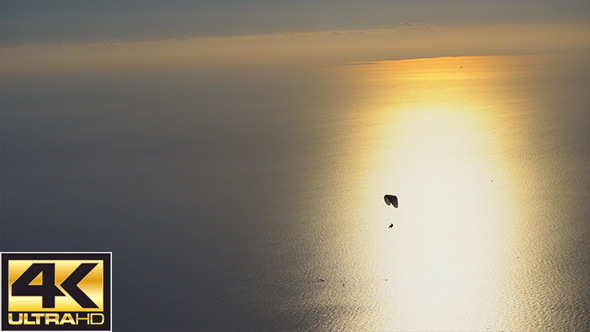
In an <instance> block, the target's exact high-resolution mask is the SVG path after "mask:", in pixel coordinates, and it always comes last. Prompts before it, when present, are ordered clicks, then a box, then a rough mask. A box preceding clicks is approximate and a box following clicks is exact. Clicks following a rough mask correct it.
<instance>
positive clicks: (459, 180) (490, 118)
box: [356, 59, 513, 330]
mask: <svg viewBox="0 0 590 332" xmlns="http://www.w3.org/2000/svg"><path fill="white" fill-rule="evenodd" d="M460 61H461V60H457V59H433V60H414V61H407V62H404V61H402V62H391V63H387V62H385V63H380V64H376V65H374V66H372V68H370V69H368V71H369V72H371V74H372V75H374V76H373V77H372V78H373V80H372V82H371V83H372V84H369V86H371V87H372V88H375V89H376V90H380V92H374V93H373V97H376V98H377V99H379V98H380V100H379V101H377V102H374V103H373V104H372V105H373V106H374V107H373V108H372V109H370V110H367V114H368V116H367V118H365V119H358V122H357V123H356V125H357V126H358V127H359V128H364V129H365V130H364V131H363V132H361V133H358V135H359V136H360V137H361V139H359V140H358V141H359V142H366V141H370V142H372V144H370V146H371V147H372V148H370V149H365V151H364V153H360V154H358V157H359V159H363V160H364V161H359V162H358V163H356V164H358V165H362V166H359V167H369V169H368V170H365V172H364V174H366V176H367V177H366V178H364V180H365V181H367V183H369V184H368V185H366V186H365V187H364V188H365V191H364V192H362V193H360V194H359V195H361V196H364V197H375V198H378V197H382V196H383V195H384V194H385V193H392V194H396V195H397V196H398V197H399V202H400V203H399V208H398V209H393V208H391V207H388V206H386V205H385V204H384V203H383V202H382V201H381V200H379V201H378V202H375V203H371V204H370V206H369V207H368V206H366V205H365V206H357V207H356V208H358V209H360V210H363V209H365V210H370V211H372V212H371V216H369V217H368V219H370V220H374V221H376V223H377V224H379V223H382V224H383V227H374V228H368V229H364V230H363V236H364V241H365V242H366V243H371V244H372V247H371V249H369V250H367V251H366V252H365V253H364V255H365V257H364V258H362V259H364V260H367V261H370V262H371V263H372V265H371V268H372V269H373V271H370V272H369V271H364V272H363V273H366V274H374V275H378V276H379V278H380V279H381V280H382V281H383V283H382V286H380V287H379V290H378V291H376V293H377V295H376V297H377V298H378V299H377V300H376V301H377V302H378V303H380V304H381V305H380V306H379V308H378V309H377V310H378V311H379V313H378V316H379V317H381V319H380V320H381V323H380V324H378V325H377V326H376V329H377V330H380V329H395V330H400V329H401V330H403V329H412V330H445V329H447V330H448V329H453V330H456V329H473V328H477V329H482V330H485V329H486V328H488V327H490V326H494V325H495V324H497V323H498V322H497V320H496V321H494V320H493V319H491V316H492V313H494V312H497V311H498V310H497V309H498V308H497V306H500V305H502V303H499V301H500V299H499V298H500V296H498V295H499V294H500V293H501V292H502V283H503V280H502V278H503V276H504V272H505V271H504V270H505V265H504V261H505V259H506V256H507V255H508V253H507V251H506V250H505V247H506V241H507V238H506V236H505V234H506V232H507V231H508V229H507V227H508V226H507V224H506V223H507V219H508V218H509V215H510V213H511V211H512V209H513V207H512V206H511V205H512V203H511V199H510V194H509V193H510V192H511V189H510V188H508V186H509V185H508V184H507V181H504V180H503V179H504V176H505V174H504V168H503V165H504V164H505V163H507V162H508V161H506V160H503V159H502V157H501V155H500V154H498V153H497V152H498V151H500V150H501V148H502V144H503V140H504V139H506V137H502V135H504V133H503V129H502V128H503V127H502V123H499V121H501V120H500V119H501V118H498V117H497V116H495V113H496V112H497V110H496V109H494V105H498V104H497V102H496V101H495V100H494V98H495V96H494V95H493V94H492V93H490V94H488V95H486V94H485V90H482V89H478V88H475V89H474V86H473V84H478V83H481V81H482V80H486V79H489V78H490V76H494V73H490V72H485V71H482V72H478V70H477V69H471V70H470V72H467V73H463V72H460V71H458V70H457V67H458V63H459V62H460ZM471 61H472V62H475V61H474V60H473V59H471ZM496 75H497V74H496ZM375 77H376V78H375ZM376 82H377V83H376ZM376 85H378V87H376ZM384 91H390V92H391V94H390V95H388V94H386V93H383V92H384ZM490 105H492V106H491V107H490ZM358 144H362V143H358ZM368 165H370V166H368ZM390 222H391V223H393V224H395V227H394V228H393V229H391V230H387V229H386V228H385V225H387V224H389V223H390Z"/></svg>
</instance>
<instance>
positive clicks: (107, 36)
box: [0, 0, 590, 74]
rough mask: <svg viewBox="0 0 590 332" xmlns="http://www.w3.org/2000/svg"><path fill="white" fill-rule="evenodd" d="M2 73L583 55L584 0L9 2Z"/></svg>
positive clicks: (587, 8) (588, 29) (3, 14)
mask: <svg viewBox="0 0 590 332" xmlns="http://www.w3.org/2000/svg"><path fill="white" fill-rule="evenodd" d="M0 7H1V9H2V10H0V24H1V26H0V27H1V29H0V57H1V58H2V62H1V64H0V73H3V74H9V73H15V74H16V73H19V72H28V73H35V72H39V73H41V72H45V71H62V70H80V69H81V68H85V67H88V65H89V64H91V65H92V68H95V69H99V70H104V69H108V68H111V69H117V68H119V69H120V68H128V69H130V68H134V67H141V68H143V67H145V66H161V65H172V66H181V67H182V66H188V67H190V66H195V65H196V66H199V65H205V66H210V65H214V64H221V65H228V64H232V63H234V64H236V63H237V64H239V63H244V62H251V61H254V62H261V63H269V62H270V63H272V62H274V63H277V64H289V63H295V64H301V63H304V64H305V63H320V64H335V63H342V62H351V61H366V60H384V59H388V60H389V59H408V58H425V57H441V56H473V55H526V54H548V53H586V52H587V51H588V48H589V46H590V17H589V14H588V13H589V12H590V3H588V2H586V1H577V0H569V1H554V0H543V1H504V0H502V1H494V2H490V1H460V0H455V1H444V2H443V1H391V2H385V1H369V2H367V1H365V2H360V1H358V2H355V1H346V2H344V3H342V2H336V1H314V2H309V1H305V2H297V3H293V2H288V1H268V0H260V1H253V2H248V4H245V3H242V2H240V1H231V0H225V1H198V2H190V1H166V2H161V1H142V2H139V1H126V2H118V1H100V2H95V1H62V2H31V1H2V2H0Z"/></svg>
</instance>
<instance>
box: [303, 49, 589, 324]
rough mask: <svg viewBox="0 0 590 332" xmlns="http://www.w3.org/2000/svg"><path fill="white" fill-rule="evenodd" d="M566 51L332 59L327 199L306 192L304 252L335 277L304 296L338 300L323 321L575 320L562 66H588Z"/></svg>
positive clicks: (569, 74) (579, 206)
mask: <svg viewBox="0 0 590 332" xmlns="http://www.w3.org/2000/svg"><path fill="white" fill-rule="evenodd" d="M572 59H574V60H575V58H572ZM574 60H572V61H571V63H572V65H571V66H568V67H565V66H563V65H562V64H563V63H568V61H570V58H566V59H565V60H564V59H563V58H560V57H553V56H527V57H475V58H455V59H450V58H447V59H445V58H441V59H424V60H410V61H393V62H379V63H375V64H372V65H365V66H343V67H345V68H338V69H335V70H334V72H335V73H336V75H340V76H337V77H338V82H339V84H341V85H339V86H337V87H336V88H335V89H336V90H338V91H339V93H338V96H344V97H342V98H340V99H339V100H338V104H337V105H335V106H334V105H333V106H332V107H330V108H329V111H326V113H324V114H322V116H323V117H324V118H328V119H330V122H329V125H328V126H326V127H325V128H323V130H324V131H325V132H326V136H327V137H329V138H330V139H329V140H326V143H325V144H324V145H323V146H322V147H321V151H322V152H323V155H324V156H325V158H326V165H328V166H327V167H326V168H322V169H321V171H320V175H319V176H318V181H314V182H320V183H322V184H323V185H322V187H323V188H326V189H325V190H326V197H330V199H333V196H334V195H335V194H336V196H338V203H337V205H338V206H337V207H334V206H330V207H326V204H325V203H324V202H318V204H320V206H321V207H322V208H323V209H321V211H323V212H322V213H323V215H322V222H321V223H319V225H321V227H322V228H320V231H316V232H314V236H315V238H316V239H317V241H319V242H321V247H322V248H323V249H324V250H323V251H322V252H321V253H318V254H317V257H316V259H314V260H313V261H312V262H310V264H311V265H310V266H311V269H312V270H313V271H314V273H323V274H326V275H328V276H329V277H327V278H326V279H327V280H334V281H337V282H335V283H334V284H332V283H328V282H327V283H326V285H325V288H324V291H323V292H321V293H318V295H317V297H314V301H316V302H314V303H317V304H320V303H328V304H330V305H331V306H335V307H337V308H339V309H338V310H340V311H342V312H343V314H342V317H341V318H337V317H340V316H337V315H335V316H334V318H330V319H329V320H328V321H329V322H331V323H329V326H328V328H327V329H331V330H335V331H339V330H362V331H382V330H393V331H400V330H401V331H404V330H411V331H424V330H429V331H441V330H442V331H448V330H452V331H456V330H477V331H485V330H488V329H489V330H492V331H493V330H497V331H500V330H531V329H532V330H548V331H551V330H559V329H563V328H564V327H566V330H567V327H570V328H571V329H573V330H584V328H585V326H587V323H585V320H584V319H583V317H585V316H584V315H587V313H588V311H587V310H588V309H587V305H584V304H583V303H585V302H586V301H585V300H584V296H585V294H588V292H587V281H586V279H587V277H586V276H587V266H589V265H587V263H586V262H587V259H585V258H584V257H585V256H583V255H582V254H580V253H581V252H584V250H585V248H586V247H585V246H586V245H585V243H586V242H585V240H586V239H587V237H585V236H586V235H584V234H586V233H585V232H587V231H586V228H587V226H586V224H587V213H588V210H587V208H585V207H584V205H583V203H582V202H584V201H585V200H584V199H583V197H587V195H588V192H587V186H586V187H584V183H587V180H588V176H587V174H589V173H588V172H587V171H588V166H587V165H588V164H587V163H585V161H587V160H588V158H587V156H588V153H587V150H586V149H587V143H584V142H586V141H587V140H584V139H582V138H584V137H587V132H586V130H587V126H588V122H587V112H586V111H585V110H586V109H587V108H586V107H584V105H585V104H584V101H583V100H584V99H583V98H586V97H585V94H584V91H583V88H582V87H583V85H581V84H578V82H585V81H584V79H587V76H584V74H583V73H584V72H583V71H582V74H580V75H578V74H577V73H576V72H577V71H580V70H585V72H586V73H588V72H590V71H589V70H588V68H587V65H586V67H580V66H578V65H579V64H580V62H579V61H577V60H575V61H574ZM578 60H579V58H578ZM461 64H463V67H462V68H461ZM580 68H582V69H580ZM576 75H577V76H576ZM556 81H557V82H561V83H560V84H564V88H563V89H561V90H559V89H557V88H556V87H557V86H556V85H555V83H554V82H556ZM560 86H561V85H560ZM342 91H344V92H342ZM564 96H569V98H570V99H571V101H569V99H567V100H566V98H564ZM586 100H587V99H586ZM329 112H331V113H329ZM584 181H586V182H584ZM385 194H395V195H397V196H398V198H399V208H398V209H394V208H392V207H391V206H387V205H386V204H385V203H384V200H383V196H384V195H385ZM548 202H551V203H548ZM390 223H393V224H394V225H395V226H394V227H393V228H392V229H389V228H388V225H389V224H390ZM317 227H319V226H310V229H312V230H317V229H318V228H317ZM314 264H315V265H314ZM351 317H352V318H351ZM580 318H582V319H580ZM585 324H586V325H585Z"/></svg>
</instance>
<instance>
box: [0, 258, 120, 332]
mask: <svg viewBox="0 0 590 332" xmlns="http://www.w3.org/2000/svg"><path fill="white" fill-rule="evenodd" d="M110 329H111V254H110V253H3V254H2V330H3V331H23V330H26V331H42V330H52V331H60V330H77V331H81V330H96V331H109V330H110Z"/></svg>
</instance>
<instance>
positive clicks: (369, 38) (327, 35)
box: [0, 22, 590, 74]
mask: <svg viewBox="0 0 590 332" xmlns="http://www.w3.org/2000/svg"><path fill="white" fill-rule="evenodd" d="M588 36H590V27H589V25H588V24H585V23H581V24H545V25H514V26H503V27H480V28H469V29H465V28H460V27H457V28H448V27H447V28H438V27H435V26H432V25H430V24H426V23H416V22H412V23H409V22H402V23H392V24H387V25H380V26H377V27H375V28H371V29H364V30H331V31H317V32H307V33H286V34H270V35H251V36H236V37H218V38H203V37H199V38H192V37H190V36H179V37H176V38H173V39H169V40H158V41H151V42H125V41H124V40H110V41H108V42H103V43H94V44H67V43H61V44H59V46H60V47H56V45H38V46H16V47H4V48H0V52H1V53H0V56H1V57H2V61H1V62H0V71H1V73H4V74H10V73H26V72H29V73H35V72H52V71H64V70H65V71H72V70H73V71H76V70H108V69H109V68H110V69H117V70H118V69H122V68H124V69H126V70H133V69H134V68H143V67H146V66H148V67H154V66H165V67H178V68H181V67H184V68H191V67H211V66H228V65H233V64H244V63H260V64H270V63H275V64H279V65H289V64H310V63H313V64H321V65H325V64H334V63H344V62H350V61H363V60H379V59H407V58H422V57H438V56H468V55H519V54H542V53H556V52H561V53H564V52H570V53H572V52H578V53H580V52H582V53H583V52H587V50H588V47H589V46H590V38H589V37H588Z"/></svg>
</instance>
